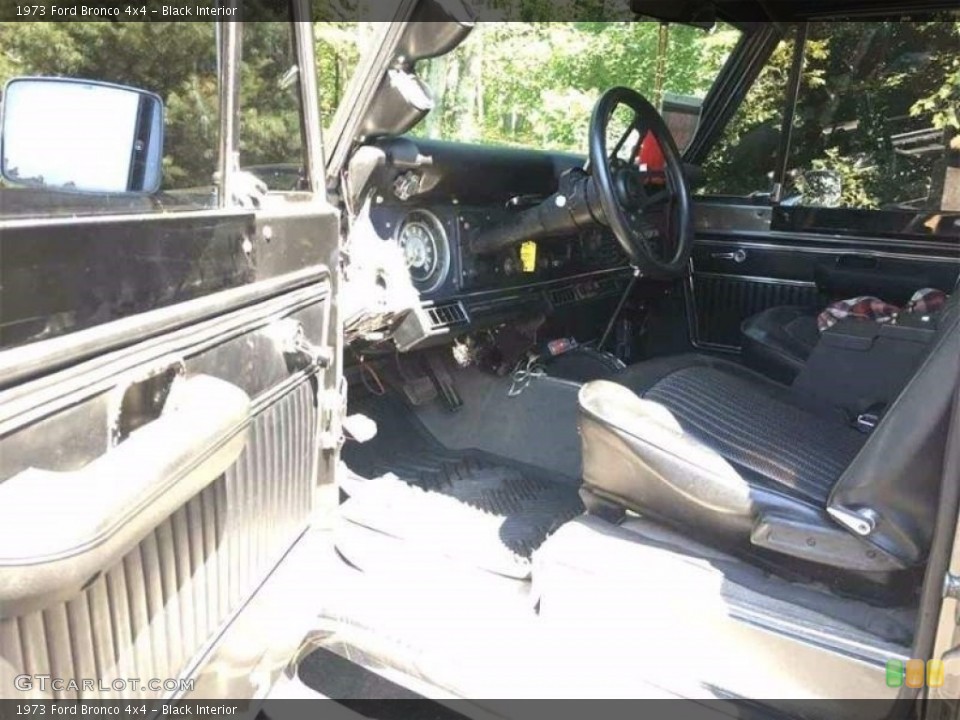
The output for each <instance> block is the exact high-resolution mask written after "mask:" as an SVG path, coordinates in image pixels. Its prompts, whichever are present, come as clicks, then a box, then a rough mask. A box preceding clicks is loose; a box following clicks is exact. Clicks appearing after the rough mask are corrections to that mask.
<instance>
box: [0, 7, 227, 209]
mask: <svg viewBox="0 0 960 720" xmlns="http://www.w3.org/2000/svg"><path fill="white" fill-rule="evenodd" d="M0 48H3V51H2V53H0V86H3V85H5V84H6V83H7V81H8V80H10V79H11V78H15V77H24V76H27V77H62V78H72V79H76V80H89V81H100V82H107V83H113V84H116V85H123V86H129V87H134V88H138V89H141V90H145V91H147V92H150V93H155V94H156V95H158V96H160V98H161V100H162V101H163V105H164V138H163V157H162V175H161V182H160V189H159V191H158V192H157V193H153V194H152V196H151V197H150V198H140V199H135V198H126V199H124V200H123V201H122V202H118V199H117V198H113V199H112V201H109V200H108V199H107V198H102V197H101V198H97V197H94V196H92V195H90V194H74V195H71V194H68V193H50V192H45V191H43V190H38V189H35V188H34V189H23V188H19V187H16V186H15V185H14V186H13V187H10V185H9V184H8V186H6V187H0V191H2V192H3V193H4V202H2V203H0V208H2V209H0V213H2V214H4V215H8V216H9V215H17V214H43V215H51V214H64V213H72V212H81V213H82V212H105V211H107V212H112V211H117V210H127V211H129V210H140V211H151V210H159V209H162V210H164V211H171V210H181V209H183V210H186V209H193V210H195V209H200V208H204V207H212V206H215V205H216V194H215V187H214V173H215V171H216V168H217V161H218V144H219V131H220V119H219V98H218V83H217V41H216V29H215V25H214V23H212V22H116V23H114V22H4V23H0ZM41 200H42V201H41Z"/></svg>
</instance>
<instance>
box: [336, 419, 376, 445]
mask: <svg viewBox="0 0 960 720" xmlns="http://www.w3.org/2000/svg"><path fill="white" fill-rule="evenodd" d="M343 432H344V434H345V435H346V436H347V437H348V438H349V439H350V440H353V441H354V442H358V443H361V444H363V443H365V442H369V441H370V440H373V439H374V438H375V437H376V436H377V423H376V421H375V420H374V419H373V418H369V417H367V416H366V415H360V414H359V413H358V414H356V415H347V417H345V418H344V419H343Z"/></svg>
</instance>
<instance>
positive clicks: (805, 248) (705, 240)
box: [694, 230, 960, 263]
mask: <svg viewBox="0 0 960 720" xmlns="http://www.w3.org/2000/svg"><path fill="white" fill-rule="evenodd" d="M699 234H700V235H711V236H721V237H719V238H716V237H698V238H697V239H696V240H695V241H694V243H695V244H697V245H708V246H722V245H736V246H738V247H742V248H749V249H756V250H790V251H795V252H806V253H822V254H849V253H856V254H858V255H867V254H869V253H876V257H892V258H897V259H904V260H913V259H919V260H929V261H931V262H935V261H940V262H944V261H945V262H957V263H960V240H958V241H957V243H956V244H955V245H950V244H947V243H934V242H927V241H919V242H918V241H913V240H884V239H878V238H864V237H844V236H833V235H812V234H802V235H798V234H797V233H783V232H773V231H765V232H753V231H729V232H724V231H715V230H710V231H700V233H699ZM724 235H729V236H730V239H729V240H724V239H723V238H722V236H724ZM740 238H747V239H746V240H742V239H740ZM751 238H762V239H763V240H775V239H777V238H783V239H784V240H792V241H794V242H796V241H797V240H808V241H809V242H811V243H829V244H832V245H839V244H844V245H847V246H848V247H847V248H846V249H843V250H837V249H834V248H816V247H811V246H809V245H795V244H790V243H787V242H784V243H773V242H761V241H758V240H753V239H751ZM860 244H866V245H885V246H891V245H892V246H903V245H908V246H910V247H915V248H917V249H918V250H922V249H927V250H947V251H951V250H952V251H954V252H955V253H956V254H955V255H953V256H949V257H944V256H932V255H920V254H918V255H912V254H906V253H896V252H888V251H884V250H864V249H861V248H859V247H853V246H856V245H860Z"/></svg>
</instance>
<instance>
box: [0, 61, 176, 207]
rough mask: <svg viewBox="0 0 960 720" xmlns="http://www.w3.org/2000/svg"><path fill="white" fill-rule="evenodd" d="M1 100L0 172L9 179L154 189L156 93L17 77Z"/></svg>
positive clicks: (158, 131)
mask: <svg viewBox="0 0 960 720" xmlns="http://www.w3.org/2000/svg"><path fill="white" fill-rule="evenodd" d="M2 102H3V118H2V121H0V175H2V177H3V179H4V180H5V181H7V182H8V183H10V184H12V185H15V186H20V187H30V188H48V189H55V190H67V191H76V192H99V193H152V192H156V191H157V190H158V189H159V187H160V175H161V170H162V160H163V101H162V100H160V98H159V97H158V96H157V95H154V94H153V93H148V92H144V91H143V90H138V89H136V88H130V87H123V86H120V85H110V84H108V83H101V82H94V81H90V80H72V79H68V78H15V79H13V80H11V81H10V82H8V83H7V85H6V87H5V88H4V91H3V98H2Z"/></svg>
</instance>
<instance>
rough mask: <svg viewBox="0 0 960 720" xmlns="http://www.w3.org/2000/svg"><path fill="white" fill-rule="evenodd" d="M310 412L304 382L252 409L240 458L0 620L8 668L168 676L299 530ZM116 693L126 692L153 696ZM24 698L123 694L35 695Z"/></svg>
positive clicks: (309, 488) (307, 474) (8, 681)
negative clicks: (87, 566)
mask: <svg viewBox="0 0 960 720" xmlns="http://www.w3.org/2000/svg"><path fill="white" fill-rule="evenodd" d="M316 419H317V413H316V408H315V405H314V392H313V389H312V387H311V382H310V380H308V379H303V380H301V381H300V382H299V383H298V384H297V385H296V386H294V387H293V388H291V389H290V390H289V391H288V392H286V393H285V394H284V395H283V396H282V397H280V398H278V399H276V400H275V401H274V402H273V403H272V404H271V405H269V406H267V407H266V408H264V409H263V410H261V411H260V412H259V413H258V414H257V415H256V416H255V417H254V418H253V419H252V423H251V427H250V440H249V441H248V444H247V447H246V449H245V450H244V452H243V454H242V455H241V457H240V459H239V461H238V462H237V463H236V464H235V465H234V466H233V467H232V468H231V469H230V470H228V471H227V472H226V473H225V474H224V475H223V476H221V477H220V478H219V479H217V480H216V481H214V482H213V483H212V484H211V485H210V486H208V487H207V488H205V489H204V490H202V491H201V492H200V493H198V494H197V495H195V496H194V497H193V498H192V499H190V500H189V501H188V502H187V503H186V504H185V505H183V506H182V507H181V508H180V509H178V510H177V511H176V512H175V513H174V514H173V515H172V516H169V517H166V518H165V519H164V520H163V521H162V522H161V523H160V524H159V525H158V526H156V527H155V528H154V529H153V530H152V531H151V532H150V533H149V534H148V535H146V536H145V537H144V538H143V539H142V540H141V541H140V542H139V543H138V544H137V545H136V547H134V548H133V549H132V550H130V551H129V552H128V553H127V554H125V555H124V556H123V558H122V559H121V560H119V561H118V562H116V563H115V564H113V566H112V567H110V568H109V569H107V570H106V572H104V573H103V574H101V575H99V576H96V577H95V579H93V581H92V582H91V583H90V584H89V585H88V586H87V587H86V588H85V589H83V590H82V591H80V592H78V593H76V594H75V595H73V596H71V597H70V598H68V599H66V600H63V601H59V602H55V603H53V604H51V605H47V606H46V607H44V608H43V609H42V610H37V611H34V612H31V613H27V614H23V615H20V616H19V617H13V618H4V619H2V620H0V647H2V648H3V673H2V676H3V677H2V679H0V682H2V683H3V687H4V689H5V690H6V688H10V687H13V677H14V676H15V675H19V674H21V673H23V674H30V675H37V674H43V673H47V674H50V675H52V676H54V677H61V678H91V677H103V678H114V677H117V678H130V677H136V678H141V679H142V680H143V681H144V682H146V681H147V680H148V679H150V678H177V677H178V676H179V675H181V673H182V672H183V671H184V670H185V669H186V668H187V667H188V666H189V664H190V662H191V660H193V659H194V657H195V656H196V654H197V653H198V651H200V650H201V649H202V648H203V646H204V645H205V644H206V643H207V641H208V640H209V639H210V638H211V637H213V636H215V634H216V633H217V631H218V630H219V629H220V627H221V625H222V624H223V623H224V622H225V621H227V620H228V619H229V618H230V616H231V614H232V613H233V612H234V611H236V610H237V609H238V608H239V607H240V605H241V603H242V602H243V601H244V600H245V599H246V598H247V596H248V595H249V594H250V592H251V591H252V589H255V588H256V587H257V586H258V585H259V584H260V583H261V582H262V580H263V578H264V576H265V575H266V573H267V572H268V571H270V570H271V569H272V568H273V567H274V566H275V565H276V563H277V562H278V561H279V559H280V557H281V556H282V555H283V553H284V552H285V551H286V550H287V549H288V548H289V547H290V545H291V544H292V541H293V540H294V539H295V538H296V537H297V536H298V535H299V534H300V533H301V532H302V531H303V529H304V528H305V526H306V520H307V516H308V514H309V512H310V508H311V504H312V503H311V496H312V493H313V490H314V483H313V468H312V462H311V452H310V451H309V448H310V447H311V446H312V443H313V438H314V437H315V432H314V431H315V426H316ZM164 694H165V693H163V692H162V690H161V691H153V692H151V691H149V690H146V691H141V692H136V693H128V692H124V693H123V694H122V696H123V697H124V699H127V698H132V697H137V698H140V697H142V698H152V697H161V696H163V695H164ZM19 697H24V699H25V698H26V697H30V698H44V697H45V698H55V699H77V698H109V697H115V698H120V697H121V693H114V692H110V691H108V692H104V693H101V692H80V693H76V692H72V691H63V692H41V691H40V690H39V689H36V690H35V691H34V692H31V693H28V694H27V695H26V696H19V695H18V698H19Z"/></svg>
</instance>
